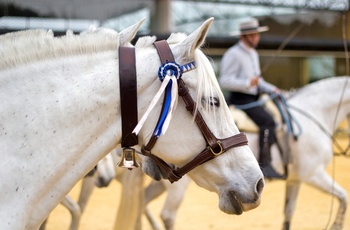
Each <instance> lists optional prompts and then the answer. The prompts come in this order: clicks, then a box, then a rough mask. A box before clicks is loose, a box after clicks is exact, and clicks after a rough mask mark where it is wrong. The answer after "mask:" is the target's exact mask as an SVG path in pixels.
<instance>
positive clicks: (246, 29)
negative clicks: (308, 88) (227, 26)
mask: <svg viewBox="0 0 350 230" xmlns="http://www.w3.org/2000/svg"><path fill="white" fill-rule="evenodd" d="M249 30H258V27H249V28H243V29H241V32H245V31H249Z"/></svg>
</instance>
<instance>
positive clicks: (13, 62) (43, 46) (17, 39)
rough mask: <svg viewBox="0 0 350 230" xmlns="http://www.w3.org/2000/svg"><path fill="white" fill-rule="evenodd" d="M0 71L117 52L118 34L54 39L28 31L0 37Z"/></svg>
mask: <svg viewBox="0 0 350 230" xmlns="http://www.w3.org/2000/svg"><path fill="white" fill-rule="evenodd" d="M0 41H1V44H4V45H3V46H2V48H1V49H0V57H1V58H0V68H1V69H7V68H12V67H16V66H21V65H23V64H28V63H31V62H35V61H40V60H46V59H54V58H59V57H68V56H72V55H80V54H92V53H94V52H102V51H108V50H114V49H117V48H118V46H119V34H118V33H117V32H116V33H110V32H107V31H105V30H99V31H98V32H93V33H92V32H87V33H84V34H81V35H72V34H67V35H66V36H62V37H54V36H53V34H52V32H50V31H45V30H28V31H21V32H15V33H11V34H7V35H2V36H0Z"/></svg>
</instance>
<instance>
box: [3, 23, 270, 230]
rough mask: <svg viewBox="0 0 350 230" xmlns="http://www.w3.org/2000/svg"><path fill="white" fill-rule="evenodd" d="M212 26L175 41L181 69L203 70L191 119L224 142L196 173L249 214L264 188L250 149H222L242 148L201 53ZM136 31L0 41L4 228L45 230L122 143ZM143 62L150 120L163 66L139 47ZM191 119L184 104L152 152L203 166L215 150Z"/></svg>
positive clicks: (231, 207) (145, 130) (194, 88)
mask: <svg viewBox="0 0 350 230" xmlns="http://www.w3.org/2000/svg"><path fill="white" fill-rule="evenodd" d="M212 20H213V19H209V20H207V21H206V22H204V23H203V25H202V26H201V27H199V28H198V29H197V30H196V31H194V32H193V33H192V34H190V35H189V36H182V39H180V40H179V39H178V40H176V39H174V38H172V37H170V38H169V40H168V43H170V47H171V51H172V53H173V55H174V58H175V60H176V62H178V63H180V64H181V65H183V64H185V63H189V62H193V61H195V62H196V68H195V69H193V70H191V71H189V72H186V73H183V75H182V79H183V81H184V82H185V83H186V85H187V87H188V90H189V93H190V95H191V96H192V97H194V101H196V102H197V103H196V107H194V110H193V111H194V113H195V114H199V113H200V114H201V115H202V117H203V119H204V121H205V122H206V124H207V125H208V129H209V130H210V131H211V133H212V134H213V136H215V137H217V138H219V139H220V138H225V139H221V140H222V141H223V142H217V143H216V145H211V146H210V148H209V149H208V150H206V152H208V151H209V150H211V151H212V152H213V154H214V153H215V154H218V153H220V156H218V157H214V158H213V159H211V160H210V161H207V162H206V163H204V164H201V165H199V166H198V167H196V168H194V169H193V170H191V171H190V172H189V173H188V175H189V176H190V177H191V178H192V180H193V181H195V182H196V183H197V184H198V185H199V186H201V187H203V188H205V189H207V190H209V191H213V192H216V193H217V194H218V196H219V208H220V209H221V210H222V211H223V212H226V213H229V214H241V213H242V212H243V211H248V210H251V209H253V208H256V207H257V206H258V205H259V203H260V195H261V192H262V189H263V186H264V180H263V176H262V173H261V170H260V169H259V166H258V163H257V161H256V159H255V158H254V155H253V153H252V152H251V150H250V148H249V147H248V146H240V147H235V148H229V149H227V150H225V152H224V149H223V148H224V146H222V145H228V147H232V146H234V144H232V143H233V142H235V141H232V139H231V137H233V136H234V135H236V134H238V133H239V131H238V129H237V127H236V125H235V124H234V121H233V119H232V117H231V116H230V114H229V109H228V107H227V106H226V105H225V102H224V98H223V95H222V92H221V91H220V88H219V86H218V83H217V81H216V78H215V75H214V71H213V69H212V68H211V65H210V63H209V61H208V59H207V58H206V57H205V56H204V54H203V53H202V52H201V51H200V50H199V49H198V48H199V47H200V46H201V45H202V44H203V42H204V40H205V37H206V34H207V31H208V29H209V27H210V24H211V23H212ZM138 27H139V25H137V26H135V27H134V28H133V29H132V30H129V29H128V30H127V31H126V32H123V31H122V32H121V33H117V32H111V31H108V32H105V30H97V31H95V32H94V31H93V32H91V33H86V34H84V35H69V36H63V37H59V38H58V37H53V35H52V33H49V32H46V31H41V30H40V31H26V32H20V33H12V34H7V35H3V36H1V37H0V43H1V44H2V46H1V48H0V87H1V89H0V105H1V106H0V121H1V122H0V136H1V139H0V146H1V150H0V158H1V167H0V175H1V180H0V188H1V190H0V204H1V206H0V226H1V227H2V229H16V230H18V229H38V228H39V226H40V224H41V223H42V222H43V221H44V220H45V219H46V217H47V216H48V215H49V213H50V212H51V211H52V210H53V209H54V208H55V207H56V206H57V204H58V203H59V202H60V201H61V200H62V199H63V197H64V196H65V195H66V194H67V193H68V192H69V191H70V190H71V189H72V187H73V186H74V185H75V184H76V183H77V182H78V180H80V179H81V178H82V177H83V176H84V175H86V174H87V173H88V172H89V171H90V170H91V169H92V168H93V167H94V166H95V165H96V164H97V163H98V161H99V160H101V159H102V158H103V157H104V156H105V155H106V154H107V153H109V152H110V151H112V150H113V149H114V148H115V147H116V146H117V145H118V144H119V143H121V137H122V132H121V111H120V96H119V79H118V77H119V68H118V67H119V62H118V60H119V58H120V57H119V54H118V48H119V47H120V46H122V45H123V44H128V43H129V41H130V38H133V36H134V35H135V34H136V32H137V28H138ZM135 28H136V29H135ZM135 54H136V70H137V95H138V99H137V104H138V115H139V117H142V115H144V114H145V112H146V110H147V109H148V106H149V102H150V101H151V100H152V98H154V97H155V95H156V93H157V91H158V90H159V88H160V87H161V84H162V83H161V82H160V81H159V80H158V78H157V77H156V75H157V71H158V68H159V67H160V66H161V61H160V59H159V56H158V53H157V51H156V49H155V48H154V47H153V46H150V45H149V46H144V47H141V46H140V47H137V48H136V49H135ZM211 100H215V103H211V102H210V101H211ZM202 102H203V103H202ZM161 107H162V106H161V103H156V104H155V107H154V109H153V110H152V111H151V113H150V116H149V117H148V118H147V122H146V123H145V124H144V125H143V127H142V129H141V130H140V131H139V133H138V141H139V146H140V147H141V146H143V145H146V144H147V143H148V141H149V139H150V138H151V136H152V135H153V130H154V128H155V125H156V123H157V121H158V114H159V112H160V110H161ZM197 111H198V112H197ZM193 120H194V118H193V117H192V116H191V114H190V113H189V112H188V111H186V108H185V103H184V102H183V101H182V100H179V102H178V106H177V107H176V110H175V112H174V114H173V116H172V120H171V122H170V125H169V128H168V130H167V132H166V134H162V135H161V136H160V137H159V139H158V142H157V143H156V144H155V146H154V148H153V149H152V153H153V154H154V155H156V156H158V157H160V158H161V159H163V160H165V161H166V162H169V164H171V165H175V166H177V167H182V166H183V165H185V164H186V163H188V162H189V161H190V160H191V159H193V158H195V156H196V155H197V154H198V152H200V151H201V150H202V149H205V148H206V146H207V144H206V141H205V140H204V138H203V134H202V132H201V129H200V128H203V127H200V128H199V127H198V126H197V124H196V123H195V122H194V121H193ZM228 137H230V138H229V139H226V138H228ZM240 137H241V135H240ZM228 141H229V144H228ZM241 143H244V142H241ZM218 147H219V148H222V151H221V150H220V151H218V150H217V148H218ZM223 152H224V153H223ZM221 153H222V154H221ZM145 159H147V158H145ZM149 162H150V161H145V162H143V164H142V166H143V169H144V170H145V171H147V172H148V173H149V175H151V176H153V177H157V175H160V171H159V169H158V168H157V167H154V165H153V164H149ZM34 210H35V211H34Z"/></svg>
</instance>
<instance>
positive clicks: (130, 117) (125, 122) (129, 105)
mask: <svg viewBox="0 0 350 230" xmlns="http://www.w3.org/2000/svg"><path fill="white" fill-rule="evenodd" d="M135 64H136V59H135V49H134V48H133V47H119V88H120V107H121V117H122V147H129V146H134V145H137V144H138V138H137V135H136V134H135V133H132V131H133V129H134V128H135V126H136V125H137V122H138V119H137V79H136V67H135V66H136V65H135Z"/></svg>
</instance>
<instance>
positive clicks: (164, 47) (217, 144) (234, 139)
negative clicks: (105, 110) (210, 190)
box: [119, 40, 248, 183]
mask: <svg viewBox="0 0 350 230" xmlns="http://www.w3.org/2000/svg"><path fill="white" fill-rule="evenodd" d="M154 46H155V48H156V49H157V51H158V55H159V57H160V60H161V62H162V64H163V65H165V64H167V63H174V64H175V65H177V64H176V63H175V60H174V56H173V54H172V52H171V50H170V47H169V45H168V43H167V42H166V41H165V40H162V41H158V42H155V43H154ZM125 48H127V49H128V50H129V51H130V49H133V48H130V47H120V50H119V52H120V54H119V58H120V59H121V58H122V56H123V55H124V56H127V55H125V54H123V55H121V52H124V51H122V50H124V49H125ZM129 51H128V52H129ZM132 52H133V53H134V51H131V53H132ZM131 53H130V52H129V55H128V56H129V57H130V54H131ZM127 59H130V58H127ZM120 62H122V60H120ZM127 63H128V64H126V63H125V62H123V63H122V64H120V65H119V66H120V68H121V70H120V74H119V75H120V78H126V77H127V78H128V79H129V80H122V79H121V81H126V82H130V81H132V80H130V79H135V82H134V83H131V85H132V88H135V92H136V74H135V73H136V70H135V69H136V68H135V57H133V58H131V59H130V60H129V61H127ZM130 66H133V70H131V73H132V76H133V77H132V78H130V77H128V76H124V74H127V75H128V70H130V68H129V67H130ZM177 66H178V65H177ZM122 68H123V69H125V71H122ZM177 84H178V95H179V96H181V97H182V99H183V101H184V102H185V105H186V109H187V111H189V112H190V113H191V114H192V115H193V116H195V122H196V124H197V125H198V127H199V129H200V130H201V132H202V135H203V137H204V139H205V141H206V143H207V147H206V148H205V149H204V150H203V151H202V152H200V153H199V154H198V155H197V156H196V157H195V158H194V159H192V160H191V161H190V162H188V163H187V164H185V165H184V166H183V167H181V168H178V167H173V166H171V165H169V164H168V163H166V162H165V161H164V160H162V159H161V158H159V157H157V156H156V155H154V154H152V152H151V150H152V148H153V147H154V145H155V144H156V142H157V140H158V137H159V135H157V134H153V135H152V137H151V138H150V140H149V142H148V143H147V145H144V146H142V148H141V152H142V154H143V155H145V156H147V157H150V158H152V159H153V160H154V161H155V163H156V164H157V165H158V166H159V167H160V168H161V169H163V170H164V171H165V172H166V173H167V176H168V178H167V179H168V180H169V181H170V182H171V183H173V182H175V181H178V180H179V179H181V177H182V176H183V175H185V174H186V173H188V172H189V171H191V170H192V169H194V168H196V167H197V166H198V165H201V164H203V163H205V162H207V161H209V160H211V159H213V158H215V157H217V156H219V155H221V154H222V153H224V152H225V151H226V150H228V149H230V148H233V147H238V146H244V145H247V143H248V140H247V137H246V135H245V134H244V133H239V134H237V135H234V136H231V137H228V138H224V139H218V138H216V137H215V135H214V134H213V133H212V132H211V131H210V129H209V127H208V126H207V124H206V123H205V121H204V119H203V117H202V115H201V114H200V112H199V111H197V112H195V109H196V103H195V102H194V100H193V99H192V97H191V95H190V94H189V90H188V88H187V86H186V84H185V82H184V81H183V80H182V79H181V78H179V79H178V80H177ZM128 87H129V86H125V85H122V83H120V90H121V91H122V90H123V89H122V88H124V89H125V88H128ZM135 92H134V93H132V95H135V94H136V93H135ZM124 98H125V96H124ZM135 98H136V97H135ZM135 98H134V100H133V101H134V103H131V102H130V95H129V97H128V102H127V104H129V105H130V104H133V105H130V106H129V107H131V106H133V109H130V108H129V109H124V111H125V112H124V111H123V104H124V105H125V104H126V103H125V102H124V103H123V100H124V99H123V97H122V92H121V108H122V132H123V134H122V136H123V137H122V147H129V146H132V145H136V144H137V136H136V135H135V134H134V133H132V131H130V130H132V129H131V128H130V127H135V126H136V124H137V121H136V124H135V115H132V116H131V117H132V120H131V121H130V120H128V119H127V117H129V116H130V114H129V112H130V111H133V112H134V113H135V108H136V120H137V102H135V101H137V100H136V99H135ZM163 106H164V103H163ZM124 107H128V106H124ZM123 114H124V116H123ZM123 117H124V118H123ZM123 127H129V128H128V129H127V130H125V129H124V128H123ZM130 140H131V141H130Z"/></svg>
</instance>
